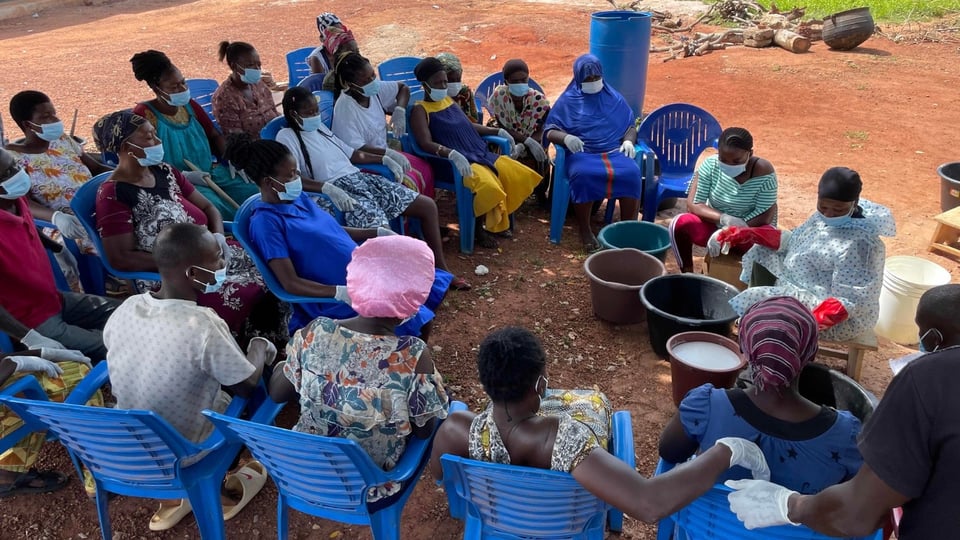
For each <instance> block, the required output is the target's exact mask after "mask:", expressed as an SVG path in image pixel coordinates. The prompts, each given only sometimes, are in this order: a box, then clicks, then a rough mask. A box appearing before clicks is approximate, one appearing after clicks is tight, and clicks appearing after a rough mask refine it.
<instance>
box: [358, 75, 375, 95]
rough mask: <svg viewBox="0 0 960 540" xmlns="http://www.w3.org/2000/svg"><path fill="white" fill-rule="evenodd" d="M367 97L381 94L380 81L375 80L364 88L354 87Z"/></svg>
mask: <svg viewBox="0 0 960 540" xmlns="http://www.w3.org/2000/svg"><path fill="white" fill-rule="evenodd" d="M354 86H356V87H357V89H358V90H360V93H361V94H363V95H364V96H366V97H373V96H375V95H377V94H379V93H380V79H374V80H372V81H370V82H368V83H367V84H365V85H363V86H358V85H356V84H355V85H354Z"/></svg>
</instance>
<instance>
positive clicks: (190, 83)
mask: <svg viewBox="0 0 960 540" xmlns="http://www.w3.org/2000/svg"><path fill="white" fill-rule="evenodd" d="M187 88H189V89H190V97H191V98H192V99H193V100H194V101H196V102H197V103H198V104H199V105H200V106H201V107H203V112H205V113H207V116H209V117H210V120H211V121H213V126H214V127H216V128H217V131H221V130H220V123H219V122H217V117H216V116H214V115H213V93H214V92H216V91H217V88H220V83H218V82H217V81H215V80H213V79H187Z"/></svg>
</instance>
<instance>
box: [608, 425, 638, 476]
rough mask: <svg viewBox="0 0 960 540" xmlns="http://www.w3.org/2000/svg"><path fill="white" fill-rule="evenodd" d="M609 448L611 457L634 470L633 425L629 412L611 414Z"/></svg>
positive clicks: (635, 463) (635, 462)
mask: <svg viewBox="0 0 960 540" xmlns="http://www.w3.org/2000/svg"><path fill="white" fill-rule="evenodd" d="M612 424H613V425H612V429H611V431H612V433H611V434H610V437H611V441H610V442H611V446H612V447H613V448H612V450H613V455H615V456H617V457H618V458H619V459H620V460H621V461H623V462H624V463H626V464H627V465H629V466H630V467H631V468H636V466H637V458H636V454H635V453H634V448H633V425H632V422H631V417H630V412H629V411H617V412H615V413H613V421H612Z"/></svg>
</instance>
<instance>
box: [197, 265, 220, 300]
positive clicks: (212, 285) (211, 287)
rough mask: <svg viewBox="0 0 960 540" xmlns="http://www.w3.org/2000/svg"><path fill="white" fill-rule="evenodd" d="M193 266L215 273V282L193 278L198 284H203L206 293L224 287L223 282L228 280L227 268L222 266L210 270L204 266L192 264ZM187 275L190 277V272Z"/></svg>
mask: <svg viewBox="0 0 960 540" xmlns="http://www.w3.org/2000/svg"><path fill="white" fill-rule="evenodd" d="M191 268H196V269H198V270H203V271H204V272H207V273H210V274H213V283H204V282H202V281H200V280H199V279H196V278H191V279H193V282H194V283H196V284H198V285H203V292H204V293H206V294H210V293H215V292H217V291H219V290H220V287H223V282H224V281H226V280H227V269H226V268H221V269H219V270H216V271H214V270H209V269H207V268H204V267H202V266H192V267H191ZM187 277H190V273H189V272H187Z"/></svg>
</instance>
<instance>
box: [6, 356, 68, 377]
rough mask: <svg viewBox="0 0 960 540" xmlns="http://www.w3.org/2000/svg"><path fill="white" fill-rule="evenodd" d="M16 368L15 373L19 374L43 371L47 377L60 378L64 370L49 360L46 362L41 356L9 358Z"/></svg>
mask: <svg viewBox="0 0 960 540" xmlns="http://www.w3.org/2000/svg"><path fill="white" fill-rule="evenodd" d="M7 358H8V359H9V360H11V361H12V362H13V363H14V364H16V366H17V367H16V368H14V370H13V372H14V373H19V372H23V371H42V372H44V373H45V374H46V375H47V377H59V376H60V375H61V374H62V373H63V370H62V369H60V366H58V365H56V364H54V363H53V362H51V361H49V360H44V359H43V358H40V357H39V356H8V357H7Z"/></svg>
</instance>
